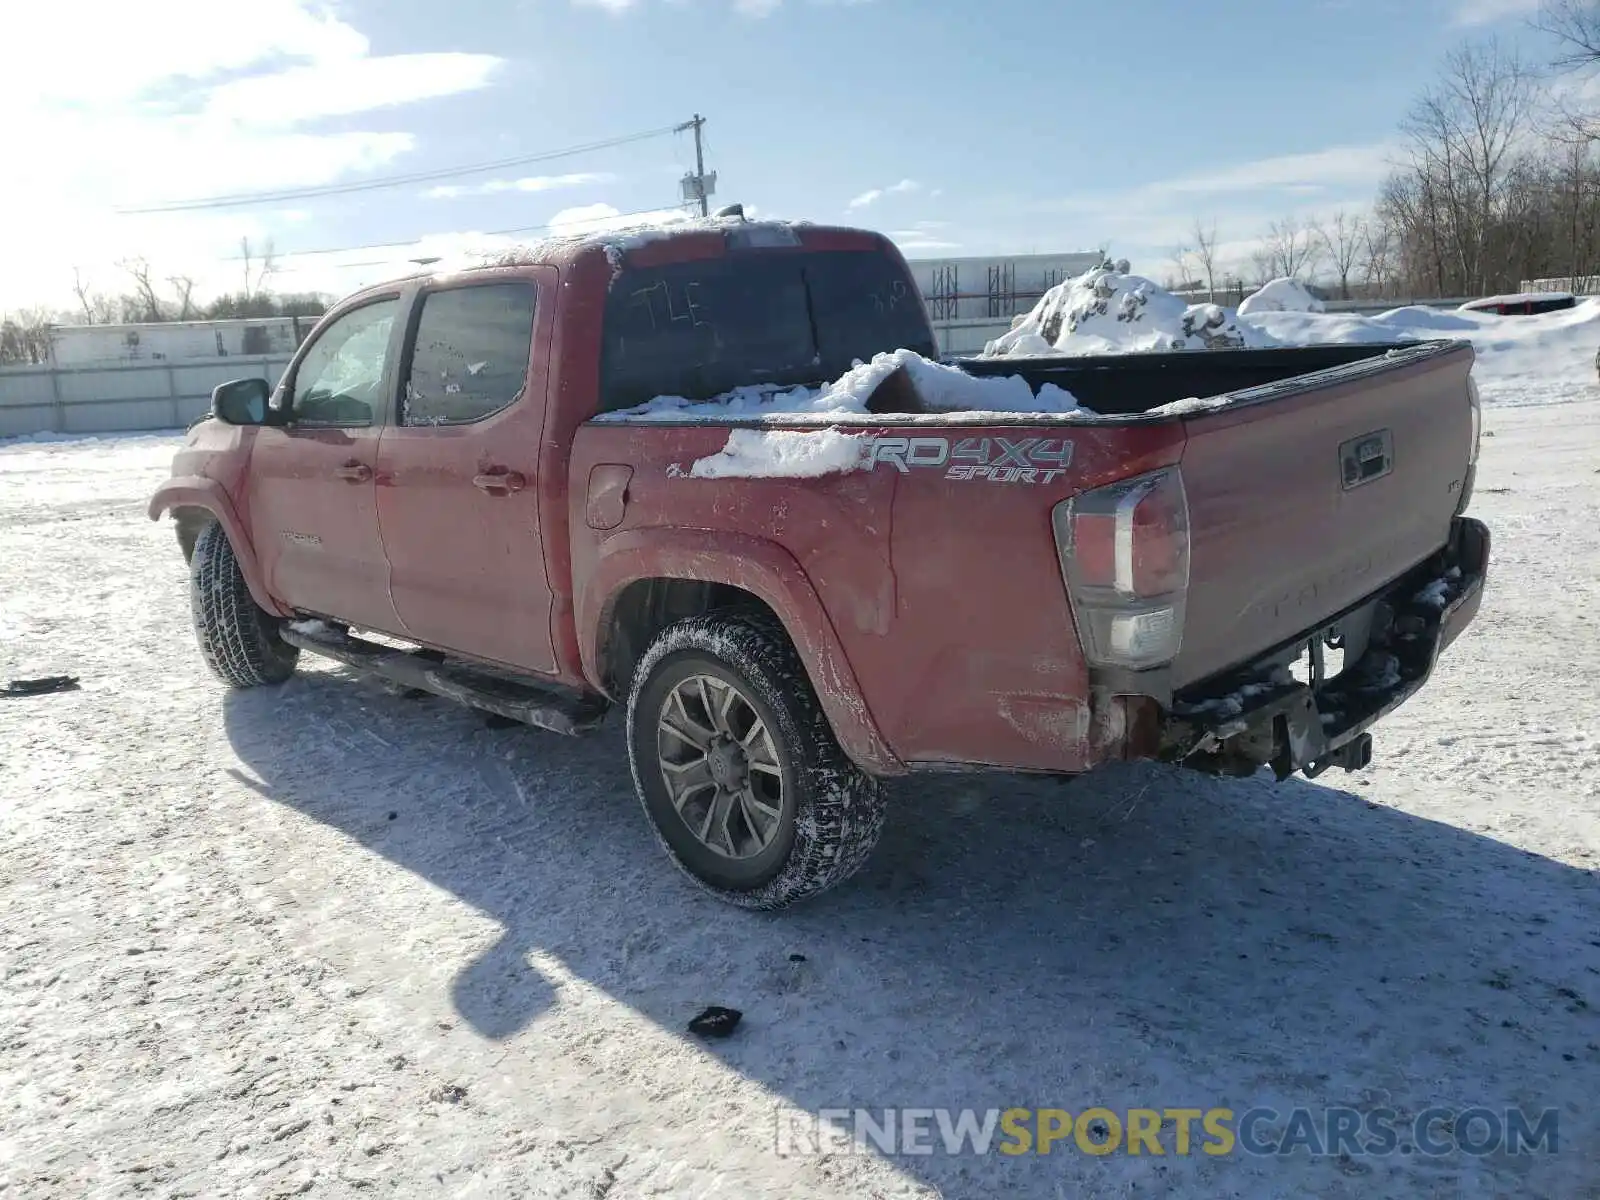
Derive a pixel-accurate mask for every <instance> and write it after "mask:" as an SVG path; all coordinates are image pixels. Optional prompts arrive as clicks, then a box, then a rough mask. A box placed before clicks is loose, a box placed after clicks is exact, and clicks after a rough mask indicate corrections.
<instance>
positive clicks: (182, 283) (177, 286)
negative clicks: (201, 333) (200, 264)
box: [167, 275, 196, 321]
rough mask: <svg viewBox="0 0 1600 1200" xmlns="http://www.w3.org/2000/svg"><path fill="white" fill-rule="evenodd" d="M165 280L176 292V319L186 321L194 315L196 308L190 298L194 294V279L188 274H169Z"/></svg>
mask: <svg viewBox="0 0 1600 1200" xmlns="http://www.w3.org/2000/svg"><path fill="white" fill-rule="evenodd" d="M167 282H168V283H170V284H171V285H172V287H173V290H174V291H176V292H177V293H178V316H177V318H176V319H177V320H179V321H187V320H189V319H191V318H192V317H194V316H195V315H196V310H195V306H194V302H193V300H192V299H191V297H192V296H193V295H194V279H193V278H192V277H190V276H188V275H169V276H167Z"/></svg>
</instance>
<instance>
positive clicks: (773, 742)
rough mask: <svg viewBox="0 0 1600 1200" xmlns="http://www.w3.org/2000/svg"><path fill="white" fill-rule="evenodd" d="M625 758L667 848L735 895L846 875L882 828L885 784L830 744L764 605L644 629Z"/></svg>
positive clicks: (791, 899)
mask: <svg viewBox="0 0 1600 1200" xmlns="http://www.w3.org/2000/svg"><path fill="white" fill-rule="evenodd" d="M684 734H687V735H688V736H687V737H686V736H683V735H684ZM628 758H629V762H630V764H631V765H632V767H633V779H634V786H635V787H636V788H637V789H638V793H639V800H640V802H641V803H642V804H643V805H644V810H645V813H646V815H647V816H648V817H649V818H650V822H651V824H652V825H653V826H654V828H655V832H656V836H657V838H658V839H659V840H660V842H661V845H662V847H663V848H664V849H665V850H666V852H667V854H668V856H669V857H671V859H672V861H673V862H674V863H676V864H677V866H678V867H679V868H680V869H681V870H682V871H683V872H684V873H685V874H686V875H688V876H689V877H690V878H691V879H693V880H694V881H695V882H696V883H698V884H699V885H700V886H701V887H703V888H705V889H706V890H707V891H709V892H711V893H712V894H713V895H715V896H716V897H717V898H718V899H720V900H724V901H726V902H727V903H729V904H734V905H737V906H739V907H741V908H751V909H778V908H784V907H786V906H788V905H790V904H793V903H795V902H797V901H800V900H804V899H807V898H809V897H811V896H816V895H819V894H820V893H822V892H825V891H827V890H828V889H829V888H831V887H834V886H835V885H837V884H840V883H842V882H844V881H845V880H846V879H848V878H849V877H850V876H851V875H853V874H855V872H856V871H857V870H859V869H860V867H861V865H862V864H863V863H864V862H865V861H866V860H867V857H868V855H870V854H871V852H872V848H873V846H875V845H876V844H877V841H878V836H879V834H880V833H881V832H882V831H883V823H884V815H885V810H886V804H885V798H884V795H883V789H882V788H881V787H880V786H879V784H878V781H877V780H876V779H873V778H872V777H870V776H868V775H866V774H865V773H863V772H862V771H861V770H860V769H859V768H858V767H857V766H856V765H855V764H854V763H852V762H851V761H850V760H849V759H848V758H847V757H846V756H845V754H844V751H843V750H841V749H840V748H839V743H838V741H837V740H836V739H835V738H834V736H833V730H832V728H831V727H830V726H829V724H828V719H827V717H826V716H825V715H824V713H823V711H822V706H821V704H820V703H818V701H817V697H816V693H815V692H814V691H813V690H812V687H811V682H810V680H809V679H807V677H806V673H805V669H804V667H803V666H802V665H801V663H800V660H799V657H798V656H797V655H796V654H795V652H794V649H793V647H792V646H791V645H790V643H789V639H788V637H787V636H786V635H785V634H784V632H783V629H782V627H781V626H779V625H777V623H776V622H774V621H771V620H768V619H765V618H763V617H761V616H745V615H737V616H729V615H720V616H707V617H695V618H692V619H690V620H687V621H683V622H680V623H679V624H677V625H674V626H672V627H671V628H669V629H667V630H666V631H665V632H663V633H662V634H661V635H660V636H659V637H658V638H657V639H656V640H655V642H654V643H653V644H652V645H651V647H650V649H649V650H648V651H646V653H645V655H644V658H643V660H642V661H641V662H640V663H639V668H638V670H637V671H636V672H635V674H634V682H633V689H632V693H631V695H630V696H629V698H628Z"/></svg>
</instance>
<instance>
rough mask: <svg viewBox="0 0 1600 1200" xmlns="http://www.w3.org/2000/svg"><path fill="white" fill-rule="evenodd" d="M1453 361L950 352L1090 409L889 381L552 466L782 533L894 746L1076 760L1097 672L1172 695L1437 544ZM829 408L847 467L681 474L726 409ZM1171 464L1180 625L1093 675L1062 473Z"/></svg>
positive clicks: (584, 450) (628, 425)
mask: <svg viewBox="0 0 1600 1200" xmlns="http://www.w3.org/2000/svg"><path fill="white" fill-rule="evenodd" d="M1472 359H1473V354H1472V349H1471V347H1470V346H1469V345H1467V344H1465V343H1449V342H1435V343H1424V344H1413V345H1409V346H1405V347H1389V346H1353V347H1347V346H1337V347H1319V348H1313V349H1303V350H1301V349H1295V350H1265V351H1259V350H1252V351H1237V352H1231V351H1222V352H1204V353H1200V352H1194V353H1185V354H1164V355H1138V356H1125V357H1118V358H1114V359H1092V358H1079V359H1039V360H1022V361H1007V360H998V361H991V360H967V361H962V362H960V363H959V365H960V366H961V367H962V368H963V369H965V370H968V371H970V372H972V373H975V374H991V375H993V374H1012V375H1018V374H1020V375H1022V376H1023V377H1024V378H1026V379H1027V380H1028V381H1029V382H1030V384H1032V385H1033V386H1034V388H1035V389H1036V390H1037V389H1038V388H1039V387H1041V386H1042V385H1043V384H1045V383H1056V384H1058V385H1059V386H1062V387H1064V388H1066V389H1067V390H1069V391H1071V392H1072V393H1073V394H1074V395H1075V396H1077V397H1078V399H1079V401H1080V402H1081V403H1083V404H1084V405H1085V406H1087V407H1089V408H1090V409H1093V410H1095V412H1096V413H1097V414H1099V415H1097V416H1093V417H1086V416H1082V415H1071V414H1066V415H1049V414H1036V413H1015V414H1011V413H1008V414H996V413H979V412H950V413H935V412H932V411H930V410H928V409H927V408H926V407H923V406H920V405H918V404H917V403H916V400H917V398H916V396H915V395H914V394H909V393H908V392H907V390H906V389H908V388H909V384H908V382H907V381H906V380H904V379H901V380H900V381H899V382H898V383H889V382H886V383H885V385H884V388H883V389H882V390H884V391H886V392H891V393H892V392H893V391H894V389H895V388H899V389H901V391H900V393H899V394H898V395H894V394H890V395H888V396H886V397H885V398H884V402H883V404H881V405H876V404H875V405H873V407H874V408H875V409H876V411H874V412H871V413H858V414H845V415H841V416H840V417H839V418H838V419H837V420H835V419H834V418H833V417H832V416H831V415H826V416H824V415H820V414H819V415H805V416H796V417H795V418H794V419H793V421H792V422H791V421H790V420H789V419H787V418H783V417H768V418H764V419H763V418H754V419H752V418H740V417H732V416H730V418H729V419H726V420H719V419H715V418H709V417H706V416H698V417H693V418H686V419H684V420H681V421H677V420H666V421H662V420H659V419H658V420H651V421H640V422H632V421H628V420H622V421H616V420H614V419H612V420H608V421H606V422H604V423H599V422H591V423H589V424H587V425H585V426H584V427H583V428H582V429H580V430H579V431H578V437H577V441H576V444H575V451H574V456H573V460H572V476H571V484H570V486H572V487H573V489H574V490H575V491H576V492H577V493H578V494H580V495H581V494H583V493H584V491H585V490H586V489H587V488H588V487H589V481H590V478H591V472H592V471H593V470H595V469H596V468H597V467H601V466H603V465H604V464H607V463H627V464H631V466H632V474H631V482H630V483H629V485H628V493H627V495H628V500H627V519H626V522H625V524H624V526H623V527H622V528H621V529H619V530H618V531H617V532H618V534H621V533H622V532H623V531H624V530H625V529H627V528H629V527H634V528H638V527H642V526H660V525H672V526H677V527H685V526H688V527H693V528H697V529H704V530H712V531H716V535H715V536H716V537H718V538H722V539H727V540H729V542H730V544H738V545H748V546H755V545H776V546H777V547H781V548H782V550H783V551H784V552H785V553H786V554H787V555H788V556H790V557H791V558H792V559H793V561H794V562H795V563H796V565H797V567H798V569H799V570H800V571H801V572H803V573H804V575H805V576H806V577H808V578H809V579H810V580H811V583H812V585H813V586H814V587H815V589H816V592H817V596H818V599H819V600H820V602H821V604H822V607H823V609H824V610H825V611H826V612H827V614H828V619H829V622H830V625H831V627H832V628H833V630H834V631H836V633H837V635H838V638H839V640H840V644H841V649H842V651H843V653H844V657H845V658H846V659H847V660H848V661H849V663H850V664H851V666H852V667H853V669H854V671H855V673H856V675H857V677H858V678H859V681H860V687H861V691H862V693H863V695H864V698H865V700H866V702H867V706H868V708H869V709H870V711H871V712H872V714H873V716H874V718H875V720H876V721H877V723H878V725H879V727H880V729H881V730H882V732H883V734H884V736H885V737H886V739H887V741H888V743H889V744H890V745H891V746H892V747H893V749H894V752H895V753H896V755H897V756H898V757H899V758H900V759H901V760H902V761H904V762H906V763H910V764H921V765H927V766H932V765H937V764H944V763H948V764H967V765H991V766H997V767H1006V768H1022V769H1039V770H1078V769H1083V768H1085V767H1087V766H1090V765H1093V763H1094V762H1096V761H1100V760H1103V758H1104V757H1105V756H1106V754H1107V753H1115V752H1114V751H1112V750H1111V747H1112V745H1113V744H1114V743H1115V740H1116V738H1117V737H1118V736H1119V735H1118V734H1117V733H1116V732H1115V730H1112V731H1111V732H1109V733H1102V732H1098V731H1097V729H1096V722H1097V721H1100V720H1102V719H1103V718H1104V715H1105V713H1104V709H1103V707H1102V706H1103V701H1102V700H1097V699H1096V696H1101V697H1103V696H1106V695H1135V696H1136V695H1147V696H1150V697H1153V698H1155V699H1156V700H1157V701H1158V702H1160V703H1162V704H1166V703H1168V702H1169V701H1170V699H1171V697H1172V696H1173V694H1174V693H1175V692H1176V691H1178V690H1180V689H1188V688H1191V687H1193V686H1194V685H1196V684H1200V683H1204V682H1205V681H1207V680H1211V679H1214V678H1218V677H1220V676H1223V675H1225V674H1226V673H1227V672H1229V671H1230V670H1232V669H1234V668H1236V667H1239V666H1241V665H1243V664H1246V663H1250V662H1254V661H1256V660H1258V659H1259V658H1260V656H1261V655H1262V654H1263V653H1266V652H1268V651H1270V650H1272V649H1273V648H1275V647H1279V646H1280V645H1284V644H1289V643H1292V642H1293V641H1294V639H1295V638H1296V637H1298V636H1299V635H1302V634H1304V635H1307V636H1309V635H1310V634H1311V633H1312V632H1314V631H1316V630H1318V629H1322V628H1325V627H1326V626H1327V625H1328V622H1329V621H1330V620H1335V619H1337V618H1338V617H1339V614H1341V613H1343V612H1346V611H1347V610H1351V609H1353V608H1355V607H1356V606H1357V605H1358V604H1359V603H1360V602H1362V601H1363V600H1364V599H1365V598H1367V597H1370V596H1372V595H1374V594H1376V593H1378V592H1380V591H1381V590H1383V589H1384V588H1385V587H1386V586H1388V585H1390V584H1392V583H1393V582H1394V581H1395V580H1397V579H1400V578H1401V577H1402V576H1404V575H1406V574H1407V573H1408V572H1410V571H1412V570H1413V569H1415V568H1416V567H1417V566H1418V564H1420V563H1422V562H1424V561H1425V560H1427V559H1428V558H1429V557H1430V556H1431V555H1434V554H1436V553H1437V552H1438V551H1439V550H1440V549H1441V548H1442V547H1444V546H1445V544H1446V542H1447V541H1448V540H1449V538H1450V535H1451V528H1452V518H1453V516H1454V515H1455V513H1456V512H1457V509H1458V506H1459V505H1460V503H1461V502H1462V500H1463V498H1464V495H1465V494H1466V493H1467V492H1468V491H1469V490H1470V480H1471V466H1470V460H1471V445H1472V428H1473V418H1472V409H1471V406H1470V404H1469V384H1468V378H1469V373H1470V370H1471V366H1472ZM890 378H891V380H892V379H894V378H895V377H893V376H891V377H890ZM913 390H914V389H913ZM1219 395H1225V396H1226V399H1225V400H1222V401H1220V402H1219V403H1217V404H1215V405H1202V406H1198V407H1196V408H1194V409H1183V408H1181V407H1180V410H1179V411H1177V412H1171V411H1169V412H1166V413H1152V412H1150V410H1151V409H1156V408H1160V407H1161V406H1162V405H1167V404H1171V403H1172V402H1174V401H1178V400H1184V399H1188V398H1190V397H1208V396H1211V397H1215V396H1219ZM824 420H825V421H826V423H827V424H829V425H832V426H834V427H835V428H837V429H841V430H843V431H847V432H849V433H851V434H856V435H859V436H861V437H863V438H865V439H868V441H869V442H870V444H871V457H870V461H869V462H868V463H867V464H866V466H865V468H864V469H861V470H856V471H851V472H845V473H842V474H829V475H822V476H820V477H810V478H803V477H792V476H791V477H782V476H781V475H776V476H775V475H767V476H763V475H761V474H760V473H759V472H757V473H754V474H752V475H751V476H750V477H748V478H740V477H721V478H716V479H703V478H696V477H694V471H693V469H692V465H693V464H694V463H696V462H697V461H699V460H701V459H703V458H706V457H708V456H712V455H716V454H718V453H719V452H720V451H722V450H723V448H724V446H725V444H727V443H728V442H729V440H730V429H732V428H749V427H752V426H753V427H756V428H760V429H764V430H773V429H783V428H791V429H796V430H803V429H813V430H815V429H817V427H818V422H819V421H824ZM1069 444H1070V446H1069ZM1363 455H1366V456H1367V457H1366V458H1362V456H1363ZM1028 456H1032V457H1031V458H1030V457H1028ZM1347 460H1349V462H1353V463H1354V466H1348V464H1347ZM1035 461H1036V462H1037V464H1038V469H1037V470H1035V469H1030V463H1034V462H1035ZM1019 462H1020V463H1021V465H1020V466H1016V465H1013V464H1017V463H1019ZM1063 463H1065V465H1064V466H1063ZM1174 466H1176V467H1178V468H1179V472H1180V474H1181V478H1182V485H1183V489H1184V492H1185V494H1186V497H1187V500H1186V503H1187V518H1188V521H1187V523H1188V529H1189V568H1188V575H1189V581H1188V587H1187V606H1186V612H1185V614H1184V616H1183V618H1182V639H1181V646H1180V648H1179V650H1178V652H1177V655H1176V657H1175V658H1174V659H1172V660H1171V661H1170V662H1168V663H1166V664H1165V665H1162V666H1160V667H1158V668H1155V669H1139V670H1119V671H1113V672H1111V673H1109V674H1108V673H1107V672H1106V671H1104V670H1100V669H1096V668H1093V667H1092V665H1091V664H1088V663H1086V662H1085V661H1084V656H1083V654H1082V651H1081V646H1082V637H1081V631H1080V630H1079V629H1078V628H1077V625H1076V617H1075V615H1074V612H1073V610H1072V607H1071V605H1070V604H1069V594H1068V589H1067V587H1066V586H1064V580H1063V562H1062V558H1061V554H1062V553H1063V549H1062V547H1061V545H1060V544H1059V543H1058V537H1057V534H1056V532H1055V528H1054V525H1053V520H1054V519H1055V517H1056V515H1057V514H1058V513H1059V510H1060V509H1061V506H1062V505H1063V503H1064V502H1066V501H1068V500H1070V499H1072V498H1074V497H1077V496H1081V495H1083V494H1085V493H1087V492H1090V491H1092V490H1094V489H1100V488H1105V487H1108V486H1110V485H1113V484H1115V483H1117V482H1118V481H1119V480H1126V479H1129V478H1131V477H1135V476H1139V475H1142V474H1147V473H1150V472H1159V471H1162V470H1166V469H1168V468H1171V467H1174ZM1051 468H1058V469H1051ZM1347 469H1349V470H1353V471H1354V476H1353V477H1348V478H1347V475H1346V472H1347ZM738 539H747V540H746V541H739V540H738ZM573 540H574V569H575V571H576V573H577V574H578V575H579V576H580V577H583V576H585V575H587V574H588V573H589V571H590V570H591V569H592V566H593V564H594V563H595V562H596V559H597V557H603V556H604V554H605V553H606V551H605V550H604V549H602V547H601V546H599V545H597V544H596V542H597V540H599V539H596V538H595V537H594V535H593V533H592V532H591V531H589V530H586V529H583V528H579V527H576V526H575V528H574V531H573ZM618 544H623V543H621V542H620V541H619V542H618ZM740 553H746V551H743V550H741V551H740ZM579 607H580V611H581V610H582V604H581V603H580V606H579ZM1357 634H1358V638H1357V640H1359V631H1357Z"/></svg>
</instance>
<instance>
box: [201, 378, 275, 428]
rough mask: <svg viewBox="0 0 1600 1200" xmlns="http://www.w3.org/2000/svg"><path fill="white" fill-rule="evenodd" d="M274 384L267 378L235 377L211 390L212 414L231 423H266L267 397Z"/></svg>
mask: <svg viewBox="0 0 1600 1200" xmlns="http://www.w3.org/2000/svg"><path fill="white" fill-rule="evenodd" d="M271 394H272V385H271V384H269V383H268V382H267V381H266V380H265V379H235V380H232V381H230V382H228V383H224V384H220V385H218V386H217V387H216V388H214V389H212V392H211V415H212V416H214V417H216V419H217V420H219V421H222V422H225V423H226V424H229V425H265V424H266V423H267V397H268V396H270V395H271Z"/></svg>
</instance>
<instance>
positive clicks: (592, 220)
mask: <svg viewBox="0 0 1600 1200" xmlns="http://www.w3.org/2000/svg"><path fill="white" fill-rule="evenodd" d="M689 219H690V218H689V214H688V213H686V212H685V211H684V210H683V209H681V208H661V209H655V210H653V211H651V212H643V213H624V212H621V211H619V210H618V209H616V208H614V207H613V206H612V205H609V204H583V205H579V206H577V207H575V208H564V209H562V210H561V211H560V212H558V213H557V214H556V215H555V216H553V217H551V218H550V233H551V235H552V236H553V237H566V236H568V235H570V234H579V233H603V232H605V231H607V230H612V229H627V228H629V227H631V226H634V225H673V224H676V223H677V222H679V221H687V220H689Z"/></svg>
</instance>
